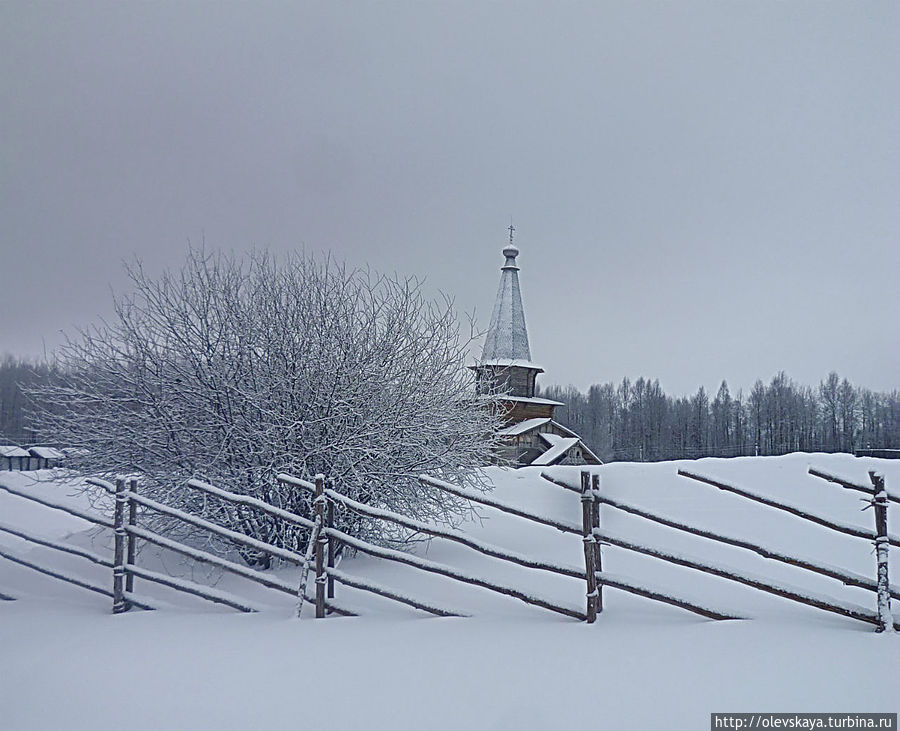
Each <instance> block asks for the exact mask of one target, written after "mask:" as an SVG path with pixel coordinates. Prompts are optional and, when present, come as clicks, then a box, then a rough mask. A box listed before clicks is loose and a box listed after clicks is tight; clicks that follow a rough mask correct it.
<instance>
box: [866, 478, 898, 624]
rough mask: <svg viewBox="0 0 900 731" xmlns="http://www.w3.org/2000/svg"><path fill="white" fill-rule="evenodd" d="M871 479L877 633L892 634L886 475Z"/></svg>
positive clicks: (892, 619)
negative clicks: (873, 516)
mask: <svg viewBox="0 0 900 731" xmlns="http://www.w3.org/2000/svg"><path fill="white" fill-rule="evenodd" d="M869 479H870V480H871V481H872V486H873V487H874V488H875V497H874V498H873V499H872V505H873V506H874V507H875V554H876V557H877V559H878V576H877V581H878V628H877V629H876V630H875V631H876V632H891V631H893V629H894V618H893V615H892V614H891V588H890V583H889V582H888V547H889V540H890V539H889V538H888V527H887V509H888V496H887V489H886V488H885V484H884V475H878V474H875V472H869Z"/></svg>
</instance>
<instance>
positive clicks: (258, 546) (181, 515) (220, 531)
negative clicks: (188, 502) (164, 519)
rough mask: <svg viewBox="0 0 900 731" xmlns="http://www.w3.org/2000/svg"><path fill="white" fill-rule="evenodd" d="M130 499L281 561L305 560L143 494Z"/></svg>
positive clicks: (301, 561)
mask: <svg viewBox="0 0 900 731" xmlns="http://www.w3.org/2000/svg"><path fill="white" fill-rule="evenodd" d="M131 499H132V500H134V501H135V502H137V503H138V505H142V506H143V507H145V508H150V510H154V511H156V512H158V513H162V514H163V515H168V516H170V517H172V518H177V519H179V520H181V521H183V522H184V523H187V524H188V525H193V526H194V527H196V528H201V529H203V530H206V531H208V532H210V533H213V534H215V535H217V536H220V537H222V538H226V539H228V540H229V541H231V542H233V543H237V544H240V545H244V546H247V547H248V548H253V549H255V550H257V551H261V552H263V553H268V554H269V555H271V556H274V557H275V558H279V559H281V560H283V561H288V562H289V563H293V564H296V565H298V566H303V565H304V563H305V561H306V559H305V558H304V557H303V556H301V555H300V554H298V553H294V552H293V551H289V550H288V549H286V548H279V547H277V546H273V545H271V544H269V543H265V542H264V541H260V540H258V539H256V538H251V537H250V536H245V535H244V534H243V533H238V532H237V531H233V530H230V529H229V528H223V527H222V526H220V525H218V524H217V523H212V522H210V521H208V520H204V519H203V518H198V517H196V516H194V515H191V514H190V513H185V512H184V511H182V510H178V509H176V508H171V507H169V506H168V505H166V504H164V503H160V502H157V501H156V500H152V499H150V498H148V497H145V496H143V495H133V494H132V495H131Z"/></svg>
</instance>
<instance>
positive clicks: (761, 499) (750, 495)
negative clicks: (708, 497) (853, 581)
mask: <svg viewBox="0 0 900 731" xmlns="http://www.w3.org/2000/svg"><path fill="white" fill-rule="evenodd" d="M678 474H679V475H681V476H682V477H689V478H690V479H692V480H696V481H697V482H702V483H705V484H707V485H712V486H713V487H717V488H719V489H720V490H723V491H725V492H731V493H734V494H735V495H740V496H741V497H744V498H747V499H748V500H753V501H754V502H757V503H760V504H762V505H767V506H769V507H770V508H776V509H777V510H783V511H785V512H787V513H791V514H792V515H796V516H797V517H798V518H803V519H804V520H807V521H810V522H811V523H816V524H817V525H821V526H822V527H824V528H830V529H831V530H833V531H836V532H838V533H844V534H845V535H848V536H854V537H856V538H866V539H868V540H870V541H871V540H875V537H876V536H875V531H873V530H869V529H868V528H859V527H857V526H854V525H850V524H849V523H838V522H835V521H833V520H828V519H827V518H823V517H822V516H820V515H814V514H813V513H808V512H807V511H805V510H803V509H801V508H798V507H797V506H795V505H789V504H787V503H782V502H779V501H778V500H773V499H772V498H768V497H765V496H764V495H758V494H757V493H754V492H750V491H749V490H744V489H743V488H740V487H735V486H734V485H729V484H728V483H725V482H721V481H719V480H713V479H712V478H710V477H704V476H703V475H697V474H694V473H693V472H688V471H686V470H678ZM888 540H889V542H890V544H891V545H892V546H898V547H900V537H897V536H889V538H888Z"/></svg>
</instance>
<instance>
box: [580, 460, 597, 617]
mask: <svg viewBox="0 0 900 731" xmlns="http://www.w3.org/2000/svg"><path fill="white" fill-rule="evenodd" d="M593 503H594V496H593V494H592V493H591V475H590V473H589V472H582V473H581V532H582V535H583V538H582V541H583V542H584V577H585V580H586V581H587V621H588V624H592V623H593V622H595V621H596V619H597V575H596V573H595V572H596V571H597V567H596V566H595V564H594V553H595V551H594V548H595V545H596V539H595V538H594V532H593V529H594V526H593V517H592V516H593Z"/></svg>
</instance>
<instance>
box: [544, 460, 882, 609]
mask: <svg viewBox="0 0 900 731" xmlns="http://www.w3.org/2000/svg"><path fill="white" fill-rule="evenodd" d="M541 477H543V478H544V479H545V480H548V481H549V482H552V483H553V484H555V485H559V486H560V487H565V488H566V489H569V490H574V488H573V487H572V486H571V485H567V484H566V483H565V482H563V481H562V480H558V479H556V478H554V477H551V476H550V475H547V474H545V473H542V474H541ZM595 499H596V500H598V501H599V502H600V503H602V504H603V505H609V506H610V507H612V508H615V509H617V510H621V511H622V512H624V513H628V514H630V515H635V516H637V517H639V518H644V519H645V520H649V521H651V522H654V523H658V524H660V525H664V526H666V527H668V528H674V529H675V530H679V531H682V532H684V533H689V534H691V535H695V536H699V537H700V538H707V539H709V540H712V541H716V542H718V543H723V544H725V545H728V546H734V547H736V548H743V549H745V550H748V551H752V552H753V553H756V554H758V555H760V556H762V557H763V558H768V559H772V560H773V561H779V562H781V563H784V564H787V565H789V566H795V567H796V568H800V569H805V570H807V571H810V572H812V573H816V574H819V575H821V576H827V577H828V578H831V579H836V580H837V581H840V582H841V583H842V584H844V585H846V586H855V587H858V588H860V589H866V590H868V591H873V592H874V591H877V590H878V584H877V582H876V581H875V580H874V579H870V578H869V577H867V576H863V575H862V574H856V573H852V572H849V571H843V570H841V569H839V568H836V567H834V566H828V565H826V564H822V563H818V562H816V561H813V560H811V559H804V558H798V557H796V556H791V555H789V554H785V553H781V552H779V551H774V550H772V549H769V548H766V547H765V546H762V545H759V544H757V543H753V542H751V541H745V540H743V539H740V538H732V537H730V536H724V535H721V534H719V533H714V532H713V531H709V530H706V529H704V528H698V527H696V526H692V525H688V524H686V523H681V522H678V521H675V520H670V519H669V518H666V517H665V516H662V515H659V514H657V513H653V512H651V511H649V510H646V509H644V508H638V507H636V506H634V505H631V504H629V503H625V502H623V501H621V500H616V499H613V498H610V497H607V496H605V495H603V494H597V495H596V497H595ZM891 596H893V597H895V598H897V599H900V586H897V585H894V586H892V587H891Z"/></svg>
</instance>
